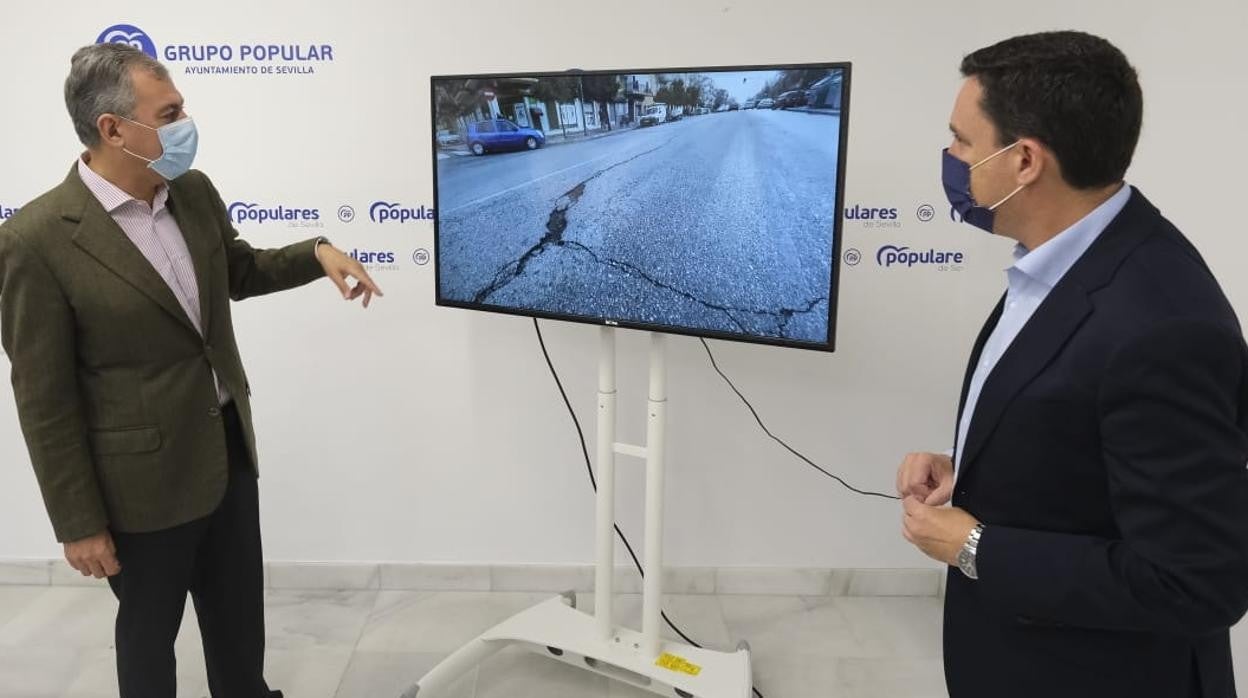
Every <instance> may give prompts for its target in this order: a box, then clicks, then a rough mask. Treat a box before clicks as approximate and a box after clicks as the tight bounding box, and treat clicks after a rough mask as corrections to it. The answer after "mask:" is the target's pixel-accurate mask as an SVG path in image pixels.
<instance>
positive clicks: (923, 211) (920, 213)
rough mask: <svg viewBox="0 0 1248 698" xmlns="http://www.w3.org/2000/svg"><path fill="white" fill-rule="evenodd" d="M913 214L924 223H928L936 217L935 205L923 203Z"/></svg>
mask: <svg viewBox="0 0 1248 698" xmlns="http://www.w3.org/2000/svg"><path fill="white" fill-rule="evenodd" d="M914 215H915V217H916V218H918V219H919V220H920V221H922V222H924V223H930V222H931V221H932V219H933V218H935V217H936V207H934V206H932V205H931V204H923V205H922V206H919V208H918V209H917V210H915V212H914Z"/></svg>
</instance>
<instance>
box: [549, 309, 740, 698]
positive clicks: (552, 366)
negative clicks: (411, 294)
mask: <svg viewBox="0 0 1248 698" xmlns="http://www.w3.org/2000/svg"><path fill="white" fill-rule="evenodd" d="M533 329H534V331H536V332H537V342H538V344H540V345H541V347H542V356H543V357H545V359H546V366H547V367H548V368H549V369H550V375H551V377H553V378H554V379H555V385H556V386H558V388H559V395H561V396H562V397H563V404H564V405H566V406H567V408H568V414H569V415H571V416H572V423H573V424H575V425H576V435H577V437H579V438H580V440H581V454H582V455H584V456H585V468H586V470H587V471H588V472H589V484H591V485H593V488H594V493H595V494H597V492H598V480H597V478H595V477H594V467H593V464H592V463H591V462H590V460H589V446H587V445H586V444H585V430H584V429H582V428H581V420H580V418H578V417H577V416H576V410H574V409H572V401H571V400H569V399H568V391H566V390H564V388H563V381H562V380H560V378H559V372H558V371H557V370H555V364H554V362H553V361H551V358H550V351H549V350H547V349H546V339H545V338H544V337H543V336H542V326H541V325H540V324H539V323H538V321H537V318H533ZM615 534H616V535H617V536H619V537H620V540H622V541H624V547H625V548H627V549H628V555H629V557H631V558H633V564H634V565H636V567H637V573H638V574H640V575H641V578H642V579H645V578H646V570H645V569H644V568H643V567H642V565H641V561H640V560H638V559H637V553H636V552H634V551H633V546H632V544H631V543H629V542H628V537H627V536H625V535H624V532H623V531H621V530H620V525H619V524H615ZM660 614H661V615H662V616H663V622H665V623H667V627H669V628H671V629H672V631H673V632H675V633H676V634H677V635H679V636H680V637H681V639H683V640H684V641H685V642H687V643H688V644H690V645H692V646H693V647H697V648H698V649H705V648H704V647H702V645H699V644H698V643H696V642H694V641H693V640H691V639H690V638H689V636H688V635H686V634H685V633H684V631H682V630H681V629H680V628H678V627H676V624H675V623H673V622H672V619H671V618H668V617H667V611H660ZM754 695H756V696H758V698H763V694H762V693H761V692H760V691H759V690H758V688H757V687H755V688H754Z"/></svg>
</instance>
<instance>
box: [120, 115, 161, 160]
mask: <svg viewBox="0 0 1248 698" xmlns="http://www.w3.org/2000/svg"><path fill="white" fill-rule="evenodd" d="M117 118H119V119H123V120H125V121H129V122H130V123H132V124H134V125H135V126H142V127H143V128H145V129H147V130H149V131H157V132H159V131H160V129H157V128H152V127H151V126H148V125H147V124H144V123H140V122H138V121H135V120H134V119H128V118H126V117H124V116H122V115H120V114H118V115H117ZM121 152H123V153H125V154H127V155H130V156H133V157H136V158H138V159H140V160H142V161H143V162H146V163H147V164H149V165H150V164H152V163H153V162H156V161H155V160H152V159H150V158H145V157H143V156H142V155H139V154H138V153H135V152H131V151H130V150H129V149H128V148H122V149H121Z"/></svg>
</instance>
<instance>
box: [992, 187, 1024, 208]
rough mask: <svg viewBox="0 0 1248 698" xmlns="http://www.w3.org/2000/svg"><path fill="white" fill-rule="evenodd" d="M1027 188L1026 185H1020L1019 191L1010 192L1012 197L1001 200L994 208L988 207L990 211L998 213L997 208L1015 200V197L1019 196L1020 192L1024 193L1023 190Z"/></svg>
mask: <svg viewBox="0 0 1248 698" xmlns="http://www.w3.org/2000/svg"><path fill="white" fill-rule="evenodd" d="M1026 186H1027V185H1026V184H1020V185H1018V188H1017V189H1015V190H1014V191H1012V192H1010V195H1009V196H1007V197H1005V198H1004V199H1001V200H1000V201H998V202H997V203H995V204H993V205H992V206H989V207H988V210H989V211H996V210H997V208H998V207H1000V206H1001V204H1004V203H1005V202H1007V201H1009V200H1010V199H1013V198H1014V195H1015V194H1017V193H1019V192H1020V191H1022V190H1023V188H1024V187H1026Z"/></svg>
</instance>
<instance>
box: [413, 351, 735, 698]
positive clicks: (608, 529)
mask: <svg viewBox="0 0 1248 698" xmlns="http://www.w3.org/2000/svg"><path fill="white" fill-rule="evenodd" d="M615 333H616V330H615V329H614V328H611V327H603V328H601V329H600V330H599V353H598V358H599V362H598V435H597V437H598V443H597V451H596V453H597V460H598V462H597V468H598V496H597V517H596V529H595V536H596V538H595V541H596V543H595V544H596V552H597V555H596V560H597V562H596V569H595V575H594V591H595V597H594V615H592V616H590V615H588V614H586V613H583V612H581V611H579V610H577V608H576V594H575V593H572V592H567V593H565V594H562V595H561V596H556V597H554V598H552V599H549V600H548V601H545V602H544V603H540V604H538V605H536V606H534V607H532V608H530V609H528V610H526V611H522V612H520V613H519V614H517V615H515V616H512V617H511V618H509V619H507V620H505V621H503V622H502V623H500V624H499V625H497V626H495V627H494V628H492V629H490V630H488V631H486V632H485V633H483V634H481V635H480V636H478V637H477V638H476V639H474V640H472V641H471V642H469V643H468V644H466V645H464V646H463V647H461V648H460V649H459V650H456V651H455V652H454V653H452V654H451V655H450V656H449V657H447V658H446V659H444V660H443V661H442V662H441V663H440V664H438V665H437V666H436V667H434V668H433V669H432V670H430V671H429V673H427V674H425V676H424V677H423V678H421V679H420V681H419V682H417V683H416V684H415V685H413V686H412V687H411V688H409V689H408V690H407V691H405V692H404V693H403V696H402V698H417V696H418V695H419V698H441V696H442V695H444V693H445V691H446V688H447V687H448V686H449V685H450V684H451V683H452V682H454V681H455V679H457V678H459V677H460V676H463V675H464V674H465V673H467V672H468V671H470V670H471V669H472V668H473V667H475V666H477V665H479V664H480V663H481V662H482V661H484V660H486V659H488V658H489V657H491V656H492V655H494V654H495V653H497V652H498V651H499V650H501V649H503V648H504V647H509V646H516V647H520V648H523V649H525V650H528V651H531V652H534V653H536V654H540V655H542V656H545V657H549V658H551V659H553V660H556V661H559V662H562V663H564V664H567V665H569V666H573V667H576V668H578V669H582V670H585V671H590V672H593V673H595V674H599V675H601V676H606V677H607V678H610V679H613V680H615V681H621V682H623V683H626V684H629V685H631V686H635V687H637V688H639V689H641V690H644V691H648V692H650V693H654V694H656V695H660V696H668V698H694V697H696V698H750V696H751V694H752V691H753V679H752V676H751V669H750V649H749V646H748V645H746V644H745V643H744V642H742V643H740V644H739V645H738V646H737V648H736V651H734V652H720V651H715V650H710V649H699V648H696V647H693V646H691V645H687V644H683V643H678V642H671V641H668V640H665V639H664V638H663V637H662V632H661V630H662V627H661V623H662V604H663V484H664V469H665V467H666V463H665V450H664V449H665V445H666V439H665V436H666V433H665V432H666V423H667V420H666V410H667V352H666V337H665V336H664V335H662V334H658V333H651V334H650V390H649V400H648V403H647V406H648V412H647V414H648V418H647V428H646V445H645V446H635V445H631V444H623V443H617V442H616V440H615V424H616V419H615V416H616V381H615V375H616V370H615V367H616V361H615V357H616V351H615ZM617 454H618V455H622V456H629V457H632V458H637V459H641V460H643V461H644V462H645V464H646V547H645V569H646V575H645V582H644V594H643V600H642V606H643V610H642V629H641V632H637V631H635V630H631V629H628V628H623V627H620V626H618V625H616V624H615V622H614V620H613V619H612V605H611V602H612V599H613V597H614V589H613V586H614V584H613V580H614V572H615V530H614V529H615V456H616V455H617Z"/></svg>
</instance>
